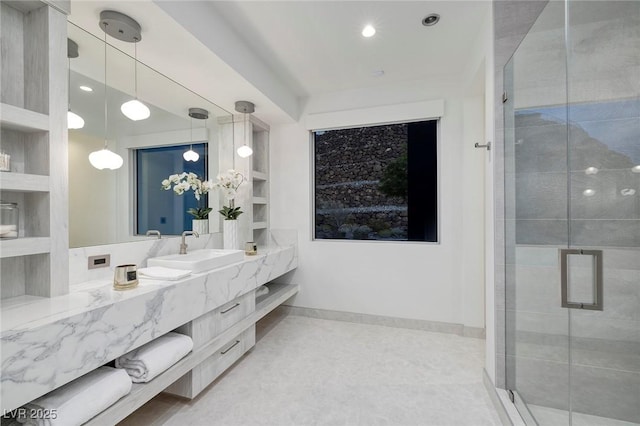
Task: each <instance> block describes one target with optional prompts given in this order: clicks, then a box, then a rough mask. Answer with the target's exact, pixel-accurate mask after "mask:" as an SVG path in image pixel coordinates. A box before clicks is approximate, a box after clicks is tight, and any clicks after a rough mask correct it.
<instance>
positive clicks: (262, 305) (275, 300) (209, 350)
mask: <svg viewBox="0 0 640 426" xmlns="http://www.w3.org/2000/svg"><path fill="white" fill-rule="evenodd" d="M272 286H277V287H275V288H274V289H273V290H272V291H271V290H270V291H269V294H267V295H266V297H264V298H262V297H261V298H260V302H259V304H256V309H255V312H254V313H253V314H251V315H249V316H248V317H246V318H245V319H243V320H241V321H240V322H237V323H236V324H235V325H233V326H231V327H230V328H228V329H227V330H226V331H224V332H222V333H221V334H220V335H218V336H217V337H216V338H214V339H213V340H212V341H211V342H210V343H209V344H207V345H205V346H203V347H201V348H200V349H198V350H197V351H195V352H192V353H190V354H189V355H187V356H186V357H184V358H182V359H181V360H180V361H178V362H177V363H176V364H174V365H173V366H172V367H170V368H169V369H168V370H166V371H165V372H164V373H162V374H160V375H159V376H158V377H156V378H155V379H153V380H151V381H150V382H148V383H140V384H138V383H134V384H133V386H132V388H131V392H130V393H129V394H128V395H126V396H125V397H123V398H121V399H120V400H119V401H118V402H116V403H115V404H113V405H112V406H111V407H109V408H107V409H106V410H105V411H103V412H102V413H100V414H98V415H97V416H96V417H94V418H93V419H91V420H89V421H88V422H87V423H85V426H87V425H93V426H99V425H105V424H116V423H118V422H119V421H121V420H123V419H124V418H125V417H127V416H128V415H129V414H131V413H133V412H134V411H135V410H137V409H138V408H140V407H142V406H143V405H144V404H145V403H146V402H147V401H149V400H150V399H152V398H153V397H154V396H156V395H157V394H159V393H160V392H162V391H163V390H164V389H166V388H167V387H169V385H171V384H172V383H173V382H175V381H176V380H178V379H179V378H180V377H182V376H184V375H185V374H186V373H187V372H189V371H190V370H192V369H193V368H194V367H196V366H197V365H199V364H200V363H202V362H203V361H205V360H206V359H207V358H209V357H210V356H212V355H213V354H215V353H216V352H217V351H219V350H220V349H222V348H223V347H224V346H225V345H227V344H228V343H229V341H230V340H231V339H233V338H234V337H235V336H237V335H238V334H240V333H242V332H243V331H244V330H246V329H247V328H249V327H251V326H252V325H254V324H255V323H256V322H257V321H258V320H259V319H261V318H262V317H264V316H265V315H267V314H268V313H269V312H271V311H272V310H274V309H275V308H277V307H278V306H279V305H281V304H282V303H283V302H284V301H286V300H287V299H288V298H290V297H291V296H293V295H294V294H296V293H297V292H298V286H297V285H292V284H273V285H270V289H271V287H272Z"/></svg>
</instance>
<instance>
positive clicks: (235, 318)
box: [165, 291, 256, 399]
mask: <svg viewBox="0 0 640 426" xmlns="http://www.w3.org/2000/svg"><path fill="white" fill-rule="evenodd" d="M255 302H256V298H255V291H250V292H249V293H247V294H245V295H243V296H240V297H238V298H236V299H234V300H232V301H231V302H229V303H226V304H224V305H222V306H220V307H219V308H217V309H215V310H213V311H211V312H209V313H206V314H204V315H202V316H200V317H198V318H196V319H194V320H193V321H190V322H189V323H187V324H185V325H183V326H182V327H180V328H178V329H177V330H176V331H177V332H179V333H182V334H186V335H188V336H191V338H192V339H193V352H194V353H196V352H198V351H199V350H200V349H201V348H203V347H206V345H208V344H209V343H211V342H212V341H213V340H214V339H215V338H216V337H218V336H219V335H220V334H221V333H223V332H225V331H227V330H228V329H229V328H231V327H232V326H234V325H236V324H237V323H238V322H240V321H242V320H244V319H245V318H247V317H249V316H250V315H252V314H253V313H254V312H255V306H256V304H255ZM255 336H256V333H255V325H254V324H252V325H250V326H249V327H248V328H246V329H245V330H244V331H241V332H240V333H238V334H237V335H235V336H233V337H232V338H231V339H230V340H229V341H228V342H226V343H225V345H224V346H223V347H222V348H220V349H219V350H217V351H216V352H214V353H213V355H210V356H208V357H207V358H206V359H205V360H204V361H203V362H202V363H200V364H199V365H197V366H196V367H194V368H193V369H192V370H191V371H189V372H188V373H187V374H185V375H184V376H182V377H181V378H180V379H179V380H177V381H176V382H175V383H173V384H172V385H171V386H169V387H168V388H167V389H166V390H165V392H167V393H170V394H173V395H178V396H182V397H185V398H190V399H191V398H195V397H196V396H197V395H198V394H199V393H200V392H201V391H202V390H203V389H204V388H206V387H207V386H208V385H209V384H211V382H213V381H214V380H215V379H216V378H217V377H218V376H220V374H222V373H223V372H224V371H225V370H226V369H227V368H229V367H230V366H231V365H232V364H233V363H234V362H236V361H237V360H238V359H239V358H240V357H241V356H242V355H244V354H245V353H246V352H247V351H248V350H249V349H251V348H252V347H253V346H254V345H255V342H256V337H255Z"/></svg>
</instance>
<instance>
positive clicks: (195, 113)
mask: <svg viewBox="0 0 640 426" xmlns="http://www.w3.org/2000/svg"><path fill="white" fill-rule="evenodd" d="M189 117H190V118H191V138H190V140H191V146H190V147H189V151H185V153H184V154H182V158H184V159H185V161H193V162H194V163H195V162H196V161H198V159H199V158H200V154H198V153H197V152H195V151H194V150H193V119H194V118H195V119H196V120H207V119H208V118H209V111H207V110H206V109H203V108H189ZM205 128H206V123H205Z"/></svg>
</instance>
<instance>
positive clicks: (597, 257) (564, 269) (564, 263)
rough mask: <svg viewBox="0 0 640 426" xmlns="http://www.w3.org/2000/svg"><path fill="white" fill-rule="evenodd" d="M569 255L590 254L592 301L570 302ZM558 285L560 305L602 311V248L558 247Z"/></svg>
mask: <svg viewBox="0 0 640 426" xmlns="http://www.w3.org/2000/svg"><path fill="white" fill-rule="evenodd" d="M569 255H578V256H592V257H593V261H592V267H593V274H592V277H593V283H592V291H593V298H592V300H593V303H583V302H572V301H570V300H568V297H569V288H568V287H569ZM560 285H561V291H562V307H563V308H571V309H589V310H592V311H602V310H603V308H604V305H603V298H602V296H603V288H602V285H603V284H602V250H583V249H560Z"/></svg>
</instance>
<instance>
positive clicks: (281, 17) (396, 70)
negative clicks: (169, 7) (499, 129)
mask: <svg viewBox="0 0 640 426" xmlns="http://www.w3.org/2000/svg"><path fill="white" fill-rule="evenodd" d="M213 4H214V7H215V9H216V10H217V11H218V12H219V13H221V14H222V16H223V17H224V18H225V19H226V20H227V21H228V22H229V23H231V25H232V26H233V27H234V28H236V29H237V30H238V31H239V33H240V34H241V36H242V37H243V38H244V39H245V40H246V42H247V43H248V44H250V45H251V46H252V48H253V49H254V51H255V52H256V54H258V55H259V56H260V57H261V58H262V60H263V61H264V62H265V63H267V65H268V66H269V67H271V68H272V69H273V70H274V71H276V73H278V74H279V75H281V76H283V77H284V78H285V80H286V81H287V82H288V83H289V86H290V87H291V88H292V90H293V91H294V92H295V93H296V94H297V95H298V96H302V97H304V96H309V95H315V94H319V93H327V92H334V91H340V90H348V89H354V88H362V87H375V86H381V85H385V86H386V85H389V84H393V83H397V82H402V81H411V80H423V79H428V78H433V77H437V76H442V75H450V74H459V73H461V70H462V68H463V67H464V66H465V65H466V60H467V58H468V57H469V55H470V53H471V52H470V49H471V46H472V44H473V43H472V41H473V40H474V39H475V37H476V36H477V34H478V31H479V29H480V26H481V24H482V22H483V20H484V19H486V18H487V17H488V13H489V9H490V7H491V3H490V2H487V1H477V0H476V1H451V0H449V1H220V2H214V3H213ZM430 13H438V14H439V15H440V16H441V20H440V22H439V23H438V24H437V25H435V26H433V27H425V26H423V25H422V19H423V18H424V17H425V16H427V15H428V14H430ZM366 24H372V25H373V26H374V27H375V28H376V31H377V32H376V34H375V35H374V36H373V37H371V38H365V37H363V36H362V35H361V31H362V28H363V27H364V26H365V25H366ZM378 70H384V75H383V76H381V77H377V76H374V75H373V73H374V72H375V71H378Z"/></svg>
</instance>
